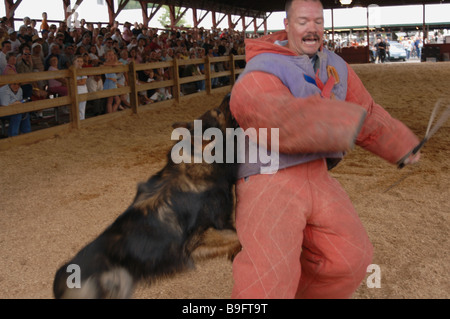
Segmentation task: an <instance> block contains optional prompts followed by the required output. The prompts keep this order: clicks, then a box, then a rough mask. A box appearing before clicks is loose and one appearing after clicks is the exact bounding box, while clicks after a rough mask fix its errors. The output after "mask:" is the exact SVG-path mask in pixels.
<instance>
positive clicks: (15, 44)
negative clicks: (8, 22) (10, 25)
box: [8, 29, 22, 53]
mask: <svg viewBox="0 0 450 319" xmlns="http://www.w3.org/2000/svg"><path fill="white" fill-rule="evenodd" d="M8 35H9V42H11V50H12V51H14V52H16V53H19V47H20V45H21V44H22V42H20V40H19V39H17V32H16V31H14V30H13V29H10V30H8Z"/></svg>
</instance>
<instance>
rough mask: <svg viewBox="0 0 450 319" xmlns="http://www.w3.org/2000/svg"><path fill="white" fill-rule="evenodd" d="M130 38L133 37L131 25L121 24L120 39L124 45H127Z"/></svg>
mask: <svg viewBox="0 0 450 319" xmlns="http://www.w3.org/2000/svg"><path fill="white" fill-rule="evenodd" d="M132 37H133V32H131V23H130V22H125V23H124V24H123V32H122V38H123V40H124V41H125V43H126V44H129V43H130V42H131V39H132Z"/></svg>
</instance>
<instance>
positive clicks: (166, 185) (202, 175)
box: [53, 96, 240, 298]
mask: <svg viewBox="0 0 450 319" xmlns="http://www.w3.org/2000/svg"><path fill="white" fill-rule="evenodd" d="M228 103H229V96H227V97H226V98H225V99H224V101H223V102H222V104H221V105H220V107H219V108H217V109H214V110H210V111H208V112H206V113H205V114H203V115H202V116H201V117H200V119H201V120H202V123H203V131H204V130H205V129H207V128H209V127H217V128H219V129H221V131H222V132H223V136H224V139H225V138H226V137H225V136H226V134H225V129H226V128H227V127H236V123H235V122H234V120H233V118H232V116H231V113H230V111H229V106H228ZM192 124H193V123H177V124H174V127H175V128H176V127H185V128H188V129H190V130H192ZM210 142H211V141H204V144H205V145H206V144H207V143H210ZM223 145H225V140H224V143H223ZM225 150H226V148H225V147H224V151H225ZM225 155H226V154H225V153H224V154H223V156H224V161H223V163H212V164H207V163H205V162H203V163H193V161H192V163H191V164H186V163H181V164H175V163H173V161H172V160H171V157H170V152H169V154H168V163H167V164H166V166H165V167H164V168H163V169H162V170H161V171H159V172H158V173H157V174H156V175H154V176H152V177H151V178H150V179H149V180H148V181H147V182H145V183H142V184H140V185H139V186H138V190H137V194H136V197H135V199H134V201H133V203H132V204H131V206H130V207H129V208H128V209H127V210H126V211H125V212H124V213H122V214H121V215H120V216H119V217H118V218H117V219H116V220H115V221H114V223H113V224H112V225H110V226H109V227H108V228H107V229H106V230H105V231H104V232H103V233H102V234H101V235H99V236H98V237H97V238H96V239H95V240H94V241H92V242H91V243H89V244H88V245H87V246H85V247H84V248H83V249H81V251H80V252H78V254H77V255H76V256H75V257H74V258H73V259H72V260H70V261H69V262H67V263H66V264H65V265H63V266H62V267H61V268H60V269H59V270H58V271H57V272H56V276H55V280H54V285H53V291H54V295H55V297H56V298H128V297H131V295H132V293H133V288H134V287H135V285H136V283H137V282H139V281H140V280H142V279H144V280H146V281H151V280H152V279H156V278H158V277H161V276H165V275H170V274H173V273H176V272H178V271H181V270H183V269H186V268H188V267H190V266H192V265H193V258H196V257H199V258H207V257H211V256H217V255H221V254H223V255H225V254H227V255H229V256H233V255H234V254H235V253H237V251H238V250H239V249H240V245H239V242H238V241H237V237H236V234H235V231H234V227H233V221H232V212H233V206H234V193H233V187H234V183H235V181H236V169H237V168H236V164H233V163H225ZM211 228H214V229H217V230H220V231H211ZM208 236H209V237H210V238H211V240H212V241H214V240H215V241H216V243H214V244H213V246H212V247H210V246H208V244H207V242H208V240H210V239H208ZM70 264H76V265H78V266H79V267H80V270H81V288H68V286H67V278H68V276H70V275H71V273H70V272H68V270H67V267H68V265H70Z"/></svg>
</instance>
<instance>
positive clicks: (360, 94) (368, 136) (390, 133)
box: [346, 67, 419, 163]
mask: <svg viewBox="0 0 450 319" xmlns="http://www.w3.org/2000/svg"><path fill="white" fill-rule="evenodd" d="M348 70H349V73H348V90H347V98H346V100H347V101H349V102H352V103H356V104H358V105H361V106H362V107H364V108H365V109H366V110H367V116H366V119H365V121H364V124H363V127H362V129H361V132H360V133H359V135H358V137H357V139H356V145H358V146H361V147H362V148H364V149H366V150H368V151H370V152H372V153H374V154H376V155H378V156H380V157H381V158H384V159H385V160H387V161H388V162H390V163H397V162H398V161H399V160H400V159H401V158H403V156H405V155H406V154H407V153H408V152H409V151H410V150H411V149H413V148H414V147H415V146H416V145H417V144H418V143H419V139H418V138H417V137H416V136H415V135H414V133H413V132H411V130H410V129H409V128H408V127H406V125H405V124H403V123H402V122H400V121H399V120H397V119H395V118H393V117H392V116H391V115H390V114H389V113H388V112H387V111H386V110H385V109H383V108H382V107H381V106H380V105H378V104H376V103H375V102H374V100H373V98H372V96H371V95H370V94H369V92H368V91H367V90H366V88H365V87H364V85H363V83H362V82H361V80H360V79H359V77H358V76H357V75H356V73H355V71H353V69H352V68H350V67H348Z"/></svg>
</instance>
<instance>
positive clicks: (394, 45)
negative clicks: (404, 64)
mask: <svg viewBox="0 0 450 319" xmlns="http://www.w3.org/2000/svg"><path fill="white" fill-rule="evenodd" d="M389 60H402V61H406V50H405V48H404V47H403V45H401V44H400V43H398V42H397V41H389Z"/></svg>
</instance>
